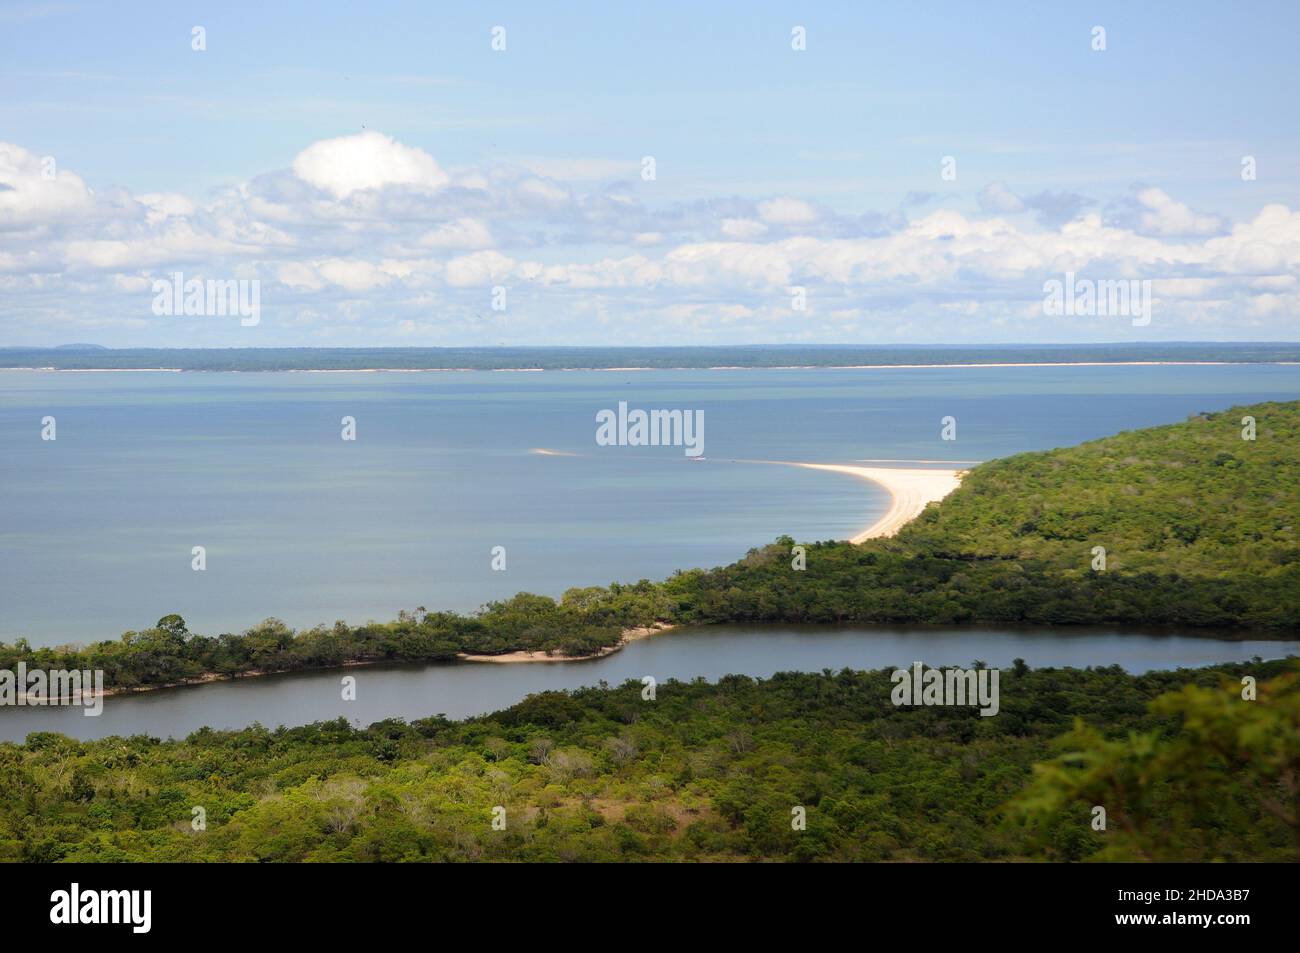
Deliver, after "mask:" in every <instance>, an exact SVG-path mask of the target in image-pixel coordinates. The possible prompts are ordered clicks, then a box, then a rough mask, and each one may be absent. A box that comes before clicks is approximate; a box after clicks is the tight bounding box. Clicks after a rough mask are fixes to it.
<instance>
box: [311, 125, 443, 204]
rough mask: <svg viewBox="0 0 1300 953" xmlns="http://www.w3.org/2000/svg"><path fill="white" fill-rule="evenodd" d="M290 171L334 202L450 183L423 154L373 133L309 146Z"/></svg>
mask: <svg viewBox="0 0 1300 953" xmlns="http://www.w3.org/2000/svg"><path fill="white" fill-rule="evenodd" d="M293 171H294V174H295V175H296V176H298V178H300V179H302V180H303V181H304V182H310V183H311V184H312V185H314V186H316V187H317V188H320V189H324V190H325V191H326V192H330V193H332V194H333V195H335V196H336V197H338V198H344V197H346V196H348V195H351V194H352V193H353V192H356V191H359V190H361V189H378V188H382V187H384V186H386V185H407V186H412V187H415V188H421V189H426V190H430V191H433V190H436V189H440V188H442V187H443V186H444V185H446V184H447V183H448V182H450V181H451V178H450V176H448V175H447V173H446V172H444V171H443V170H442V167H441V166H439V165H438V163H437V162H435V161H434V159H433V156H431V155H429V154H428V153H427V152H425V151H423V150H422V149H415V148H412V147H411V146H404V145H402V144H401V143H400V142H398V141H397V140H396V139H392V138H390V137H388V136H386V135H384V134H383V133H381V132H375V131H374V130H368V131H366V132H360V133H357V134H356V135H352V136H340V137H339V138H337V139H322V140H321V141H320V142H315V143H312V144H311V145H310V146H308V147H307V148H306V149H304V150H303V151H302V152H300V153H298V156H297V158H295V159H294V160H293Z"/></svg>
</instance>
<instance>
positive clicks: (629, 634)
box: [456, 622, 675, 664]
mask: <svg viewBox="0 0 1300 953" xmlns="http://www.w3.org/2000/svg"><path fill="white" fill-rule="evenodd" d="M672 628H675V626H674V625H672V624H670V623H668V622H659V623H656V624H655V625H643V626H638V627H636V628H633V629H624V630H623V633H622V635H621V636H620V637H619V640H618V641H617V642H615V643H614V644H613V645H605V646H601V648H599V649H598V650H597V651H595V652H591V653H589V654H587V655H551V654H550V653H548V652H504V653H502V654H500V655H471V654H470V653H468V652H461V653H460V654H459V655H457V656H456V658H457V659H460V660H461V661H464V662H498V663H502V664H514V663H517V662H585V661H588V660H590V659H598V658H604V657H605V656H606V655H613V654H614V653H615V652H617V651H618V650H619V649H621V648H623V646H625V645H627V643H629V642H635V641H636V640H637V639H645V638H649V637H650V636H652V635H657V634H658V633H660V632H667V631H668V630H669V629H672Z"/></svg>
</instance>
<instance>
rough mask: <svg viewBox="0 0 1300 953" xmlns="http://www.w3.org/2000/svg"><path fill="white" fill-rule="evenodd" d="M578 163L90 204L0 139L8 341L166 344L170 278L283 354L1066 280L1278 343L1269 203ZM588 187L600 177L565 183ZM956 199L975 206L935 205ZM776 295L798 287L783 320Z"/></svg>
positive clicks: (702, 331)
mask: <svg viewBox="0 0 1300 953" xmlns="http://www.w3.org/2000/svg"><path fill="white" fill-rule="evenodd" d="M572 161H575V160H557V163H556V164H553V165H548V164H547V163H545V162H541V161H535V162H531V163H530V166H531V168H529V167H525V166H524V165H523V164H521V163H519V162H517V161H516V162H512V163H505V164H497V165H494V164H488V165H485V166H482V167H476V168H455V169H451V170H444V169H443V168H442V167H441V166H440V165H439V164H438V162H437V161H436V160H435V159H434V157H433V156H431V155H430V154H429V153H427V152H425V151H424V150H422V149H419V148H416V147H414V146H411V145H407V144H403V143H400V142H397V141H396V140H394V139H392V138H390V137H388V136H386V135H383V134H382V133H378V132H367V133H362V134H360V135H355V136H344V137H340V138H335V139H327V140H323V141H321V142H317V143H315V144H312V145H309V146H307V147H306V148H305V149H303V150H302V151H301V152H300V153H299V154H298V155H297V156H296V157H295V158H294V159H293V160H292V162H291V168H290V169H282V170H279V171H269V172H267V173H265V174H263V175H259V176H256V177H254V178H252V179H250V180H248V181H246V182H241V183H238V184H236V185H233V186H231V187H228V188H225V189H223V190H221V191H220V192H218V193H217V194H215V195H213V196H210V197H208V198H206V199H203V200H200V199H198V198H195V197H191V196H186V195H182V194H177V193H171V192H147V193H144V194H140V195H135V196H132V195H129V194H127V193H126V192H124V191H123V190H120V189H112V188H104V189H102V190H96V189H92V188H91V187H90V186H89V185H88V184H87V181H86V179H84V178H82V177H81V175H79V174H78V173H79V172H82V171H83V170H76V171H74V170H67V169H62V168H60V169H58V170H57V175H55V176H53V177H51V176H49V175H48V174H47V173H46V171H45V169H46V164H44V163H43V162H42V157H40V156H38V155H36V154H35V153H33V152H31V151H29V150H27V149H24V148H22V147H20V146H17V145H11V144H4V143H0V289H3V291H4V292H5V295H6V310H5V314H4V316H3V317H0V320H3V321H5V322H6V323H7V330H8V331H9V334H8V335H6V336H7V337H8V338H9V340H11V341H12V340H14V337H13V335H14V333H15V328H18V329H21V332H22V333H25V334H28V335H29V336H31V337H39V339H41V340H48V339H50V338H51V336H54V337H57V334H55V335H52V334H51V333H48V332H45V331H41V332H39V334H38V332H37V330H34V329H38V328H41V327H43V325H42V324H41V322H44V321H48V320H60V321H66V322H68V324H69V326H70V327H87V328H91V327H93V328H107V329H114V328H116V329H125V328H140V327H144V328H149V327H154V328H157V327H159V325H158V323H157V322H158V321H159V320H160V319H158V318H157V317H156V316H153V315H152V314H151V312H150V311H149V307H148V306H149V300H150V295H149V283H150V281H151V279H152V278H153V277H155V276H159V275H165V274H167V273H169V272H171V271H173V270H182V271H185V272H186V274H187V276H188V275H190V274H199V273H202V274H205V275H210V276H212V277H227V278H228V277H257V278H261V279H262V280H263V281H264V282H266V283H267V287H266V289H265V291H264V294H263V298H262V306H263V314H264V320H263V323H262V325H261V326H260V330H259V332H258V333H261V334H266V333H271V332H273V331H274V329H276V328H277V327H279V328H280V329H281V330H284V331H285V333H289V331H290V330H291V331H292V332H293V333H294V334H296V335H299V336H300V337H299V338H297V339H295V340H298V341H299V343H310V342H311V341H313V340H317V341H321V342H324V343H382V342H384V341H388V340H390V339H391V340H393V341H401V342H403V343H411V342H413V341H418V340H419V339H421V338H423V339H424V340H426V341H430V342H436V339H437V337H438V335H440V334H443V333H453V330H451V329H454V328H456V327H472V328H474V329H477V331H478V332H482V333H495V332H496V331H497V330H500V331H501V333H502V336H507V334H506V331H507V329H508V328H511V327H515V326H516V325H512V324H511V323H510V322H512V321H518V320H522V316H523V315H525V314H526V315H528V316H529V322H530V324H529V326H530V327H536V328H538V329H539V330H538V333H539V334H541V335H545V334H547V329H548V328H549V329H552V330H554V329H555V328H561V327H563V328H567V329H568V333H567V335H566V337H567V340H568V341H570V342H574V343H576V342H581V341H588V342H590V341H592V340H599V339H600V338H593V337H591V333H592V332H593V331H595V332H598V333H599V334H601V335H603V339H604V340H641V341H642V342H643V343H656V342H658V343H662V342H663V340H664V339H663V337H662V335H661V334H659V335H656V334H654V333H652V332H651V331H649V330H647V329H648V328H652V327H654V326H655V322H665V323H664V325H663V326H664V327H671V328H676V329H680V330H681V331H682V332H683V333H684V334H686V333H687V332H689V334H687V338H686V339H687V340H701V341H703V340H709V339H710V335H713V334H715V333H716V334H731V335H733V337H732V338H731V339H732V340H740V339H744V340H773V339H776V340H793V339H799V337H800V336H805V337H804V339H808V340H816V339H820V340H823V341H825V340H855V339H865V340H889V339H893V340H909V339H912V340H917V339H926V335H929V336H930V339H937V340H951V339H955V338H957V337H960V336H961V335H965V336H966V337H967V339H976V340H987V339H989V331H990V329H994V330H995V331H996V332H998V333H999V334H1002V336H1003V337H1005V336H1008V335H1009V336H1012V337H1014V336H1017V335H1016V333H1015V332H1016V329H1029V330H1030V331H1031V332H1032V334H1039V333H1044V332H1042V331H1041V329H1042V328H1043V327H1045V322H1046V319H1045V318H1044V316H1043V313H1042V307H1041V288H1042V285H1043V282H1044V280H1046V279H1049V278H1052V277H1059V276H1060V275H1061V274H1062V273H1064V272H1065V271H1067V270H1068V271H1074V272H1075V273H1076V274H1078V275H1081V276H1084V277H1094V278H1099V279H1111V278H1150V279H1152V280H1153V281H1154V283H1155V289H1156V295H1157V299H1158V308H1159V309H1163V310H1158V311H1157V314H1156V316H1155V320H1154V321H1153V326H1154V327H1157V328H1159V327H1162V326H1164V327H1170V328H1173V327H1177V326H1181V327H1183V328H1187V329H1198V328H1208V327H1214V326H1224V325H1225V323H1227V324H1228V325H1229V326H1234V327H1235V326H1237V325H1233V324H1232V322H1237V323H1238V324H1240V323H1242V322H1245V323H1248V324H1250V326H1252V327H1259V328H1266V327H1271V328H1277V329H1279V330H1281V331H1283V332H1285V333H1282V334H1276V335H1274V336H1292V333H1293V331H1292V329H1293V326H1294V319H1295V314H1296V305H1297V302H1298V300H1300V212H1295V211H1292V210H1291V209H1290V208H1288V207H1287V206H1285V205H1280V204H1274V205H1268V206H1265V207H1264V208H1262V209H1260V210H1258V211H1257V212H1255V213H1254V214H1251V215H1248V216H1245V217H1242V218H1240V220H1238V221H1235V222H1229V221H1227V220H1225V219H1222V218H1220V217H1219V216H1217V215H1213V214H1209V213H1206V212H1199V211H1195V210H1193V209H1192V208H1191V207H1190V206H1189V205H1187V204H1186V203H1184V202H1182V201H1180V200H1177V199H1175V198H1173V197H1172V196H1171V195H1169V194H1168V193H1167V192H1165V191H1164V190H1163V189H1160V188H1155V187H1146V186H1144V187H1141V188H1138V189H1134V190H1133V191H1132V192H1131V193H1129V194H1128V195H1126V196H1124V197H1122V198H1120V199H1119V200H1116V201H1114V202H1112V203H1111V204H1110V205H1108V206H1106V207H1105V211H1104V213H1103V212H1102V211H1099V210H1097V209H1094V208H1092V206H1095V205H1097V203H1096V202H1094V201H1093V200H1091V199H1088V198H1085V197H1084V196H1081V195H1078V194H1076V193H1073V192H1069V191H1061V192H1040V193H1038V194H1034V195H1026V194H1021V193H1018V192H1016V191H1014V190H1013V189H1012V187H1011V186H1009V185H1007V184H1005V183H1002V182H995V183H991V184H987V185H985V186H983V188H982V189H980V190H979V191H977V192H975V193H974V194H973V195H971V194H969V193H968V194H960V193H954V194H944V195H942V196H926V198H925V201H924V203H918V202H906V201H904V202H903V203H902V204H901V205H900V207H899V208H897V209H895V210H894V211H890V212H886V213H876V212H858V213H855V214H837V213H836V212H835V211H834V210H832V209H830V208H829V207H827V206H825V205H815V204H813V203H812V202H810V201H807V200H805V199H802V198H798V197H795V196H792V195H788V194H778V195H774V196H769V197H755V198H742V197H735V196H732V197H716V198H702V199H694V200H691V201H688V202H680V203H676V204H673V203H662V204H659V205H649V204H647V201H648V198H647V197H648V196H650V195H652V194H653V190H645V189H642V188H640V187H639V184H638V183H637V182H635V181H625V180H623V179H621V178H618V174H619V173H621V172H622V171H624V170H623V169H622V165H621V164H616V165H617V167H615V166H610V167H609V168H604V167H601V166H600V165H599V164H593V165H591V166H583V165H581V164H579V165H577V166H574V167H572V168H566V167H565V163H566V162H572ZM603 172H608V173H611V177H610V180H609V181H608V182H605V183H602V184H598V185H596V186H594V187H590V188H584V187H581V186H580V185H577V184H575V183H577V182H579V181H581V180H582V178H583V177H585V176H587V175H595V174H598V173H603ZM972 199H973V202H972ZM958 200H959V201H960V202H961V204H962V205H963V206H967V207H975V208H978V209H979V211H978V212H964V211H959V210H958V209H956V208H950V207H936V206H939V205H940V204H941V203H942V204H953V203H954V202H955V201H958ZM919 205H924V208H921V207H919ZM909 206H910V207H911V209H912V210H911V212H910V215H911V216H912V217H909V214H908V213H907V212H905V211H904V210H905V209H907V208H909ZM498 284H500V285H507V286H509V287H510V288H511V292H510V295H511V296H510V301H511V305H510V310H509V312H508V313H506V314H495V313H493V312H491V311H490V309H489V307H488V302H489V295H490V292H491V288H492V287H493V286H495V285H498ZM792 285H801V286H805V287H806V288H807V289H808V309H807V311H806V312H804V313H803V314H801V316H800V317H799V319H798V322H797V327H796V322H795V321H794V319H793V318H792V316H791V312H790V308H789V290H788V289H789V287H790V286H792ZM484 314H486V315H487V316H486V317H484ZM51 315H53V316H55V317H54V318H51V317H50V316H51ZM1288 321H1289V322H1290V324H1288ZM332 322H337V325H334V324H332ZM1216 322H1218V324H1217V325H1216ZM192 326H193V327H195V328H201V327H202V325H192ZM339 327H346V328H347V329H348V333H351V334H353V335H354V337H352V338H348V339H346V340H340V339H339V338H338V337H336V336H335V335H337V334H339V333H342V332H340V331H339V330H338V328H339ZM69 333H71V332H69ZM195 333H198V332H197V331H196V332H195ZM205 333H207V332H205ZM210 333H213V334H215V333H217V332H210ZM1046 333H1054V332H1046ZM355 335H361V336H362V337H359V338H358V337H356V336H355ZM365 335H369V337H365ZM638 335H639V336H640V337H638ZM807 335H811V337H806V336H807ZM900 335H901V337H900ZM1107 336H1113V333H1112V334H1108V335H1107ZM1058 339H1059V336H1058ZM542 340H551V341H556V340H558V336H556V337H550V338H547V337H542ZM223 343H224V342H223ZM244 343H258V342H249V341H244ZM267 343H270V342H267Z"/></svg>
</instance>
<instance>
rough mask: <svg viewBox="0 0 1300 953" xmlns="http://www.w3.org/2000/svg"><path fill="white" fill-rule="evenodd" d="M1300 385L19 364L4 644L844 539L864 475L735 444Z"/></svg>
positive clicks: (873, 372) (999, 442) (888, 444)
mask: <svg viewBox="0 0 1300 953" xmlns="http://www.w3.org/2000/svg"><path fill="white" fill-rule="evenodd" d="M1297 396H1300V367H1293V366H1274V365H1231V366H1219V367H1216V366H1204V367H1195V366H1188V367H974V368H970V367H968V368H958V367H946V368H945V367H940V368H883V369H856V370H835V369H813V370H770V369H766V370H726V371H708V370H689V371H645V372H629V371H567V372H566V371H547V372H543V373H500V372H464V373H458V372H434V373H414V374H366V373H340V374H309V373H296V374H295V373H267V374H240V373H214V374H206V373H189V374H176V373H165V372H158V373H39V372H24V371H0V639H5V640H12V639H14V638H16V637H19V636H24V637H27V638H29V639H30V640H31V641H32V642H33V643H34V644H46V645H51V644H59V643H63V642H68V641H78V642H84V641H89V640H94V639H103V638H116V637H117V636H118V635H120V634H121V633H122V632H123V631H125V630H128V629H141V628H145V627H148V626H150V625H152V624H153V623H154V622H155V621H156V620H157V619H159V618H160V617H161V616H163V615H166V614H168V613H171V612H179V613H180V614H181V615H183V616H184V617H185V619H186V620H187V621H188V622H189V625H190V629H191V631H194V632H202V633H205V634H216V633H219V632H226V631H242V630H244V629H246V628H248V627H250V626H252V625H254V624H256V623H258V622H259V621H261V620H262V619H264V618H267V617H269V616H275V617H278V618H281V619H283V620H284V621H286V622H287V623H289V624H290V625H292V626H295V627H304V626H312V625H315V624H318V623H325V624H331V623H332V622H333V621H334V620H336V619H345V620H347V621H349V622H352V623H360V622H364V621H366V620H367V619H384V620H386V619H391V618H393V617H394V616H395V615H396V613H397V610H398V609H402V608H407V609H412V608H415V607H416V606H420V605H424V606H427V607H429V608H431V609H432V608H450V609H459V610H472V609H474V608H476V607H477V606H479V605H481V604H482V603H484V602H486V601H488V600H491V599H500V598H505V597H508V596H510V595H513V594H514V593H515V592H518V591H521V590H528V591H533V592H542V593H547V594H550V595H556V596H558V595H559V594H560V593H562V592H563V591H564V589H566V588H568V587H570V586H580V585H595V584H605V583H608V582H611V581H615V580H618V581H635V580H637V579H641V578H650V579H658V578H663V577H664V576H667V575H668V574H670V573H671V572H673V571H674V570H676V569H683V568H689V567H692V566H714V565H720V564H724V563H728V562H731V561H733V560H735V559H737V558H738V557H740V556H741V555H743V554H744V553H745V551H746V550H748V549H749V548H750V547H753V546H758V545H762V544H764V543H767V542H770V541H772V540H773V539H775V538H776V537H777V536H779V535H781V534H782V533H789V534H790V535H792V536H794V537H796V538H798V539H805V540H810V539H843V538H847V537H849V536H851V535H853V534H854V533H855V532H857V531H858V530H859V529H861V528H862V527H864V526H866V525H868V524H870V523H871V522H873V521H874V520H875V519H876V518H877V517H879V516H880V515H881V514H882V513H883V512H884V509H885V508H886V505H887V501H886V498H885V496H884V494H883V493H882V492H881V491H880V490H878V489H876V488H875V487H873V486H872V485H871V484H868V483H866V482H864V481H861V480H858V479H855V478H852V477H847V476H843V475H839V474H832V473H820V472H815V471H807V470H801V469H798V468H794V467H780V466H768V465H756V464H747V463H740V462H734V461H740V460H799V461H810V462H823V463H852V462H855V461H859V460H864V459H881V458H884V459H918V458H919V459H940V460H952V461H959V462H962V463H965V462H971V461H979V460H985V459H989V458H991V457H996V456H1003V455H1006V454H1010V453H1016V452H1020V451H1024V450H1040V449H1046V448H1050V447H1057V446H1067V445H1070V444H1075V443H1078V442H1080V441H1082V440H1089V439H1093V438H1096V437H1101V436H1105V435H1107V434H1112V433H1115V432H1116V431H1119V430H1127V429H1133V428H1136V427H1145V426H1150V425H1154V424H1162V423H1170V422H1174V421H1178V420H1182V419H1184V418H1186V417H1187V416H1188V415H1189V414H1192V413H1195V412H1197V411H1202V410H1217V409H1222V408H1225V407H1228V406H1230V405H1232V404H1234V403H1244V402H1251V401H1259V400H1292V399H1295V398H1296V397H1297ZM620 400H626V401H627V402H628V403H629V405H630V406H631V407H640V408H645V409H650V408H679V409H697V410H702V411H704V414H705V456H706V457H707V460H706V461H705V462H703V463H692V462H688V461H687V460H686V458H685V457H684V455H683V454H682V451H681V449H680V448H629V447H597V446H596V445H595V415H596V413H597V412H598V411H600V410H602V409H605V408H613V407H616V406H617V404H618V402H619V401H620ZM345 415H347V416H353V417H355V418H356V421H357V434H358V436H357V440H356V441H355V442H351V443H349V442H344V441H342V440H341V439H340V425H339V421H340V418H341V417H343V416H345ZM948 415H951V416H954V417H956V418H957V421H958V431H957V435H958V439H957V440H956V441H955V442H951V441H943V440H941V439H940V423H939V422H940V419H941V418H942V417H945V416H948ZM44 416H54V417H55V418H56V419H57V421H58V439H57V440H56V441H53V442H50V441H42V440H41V439H40V422H41V418H42V417H44ZM536 448H548V449H552V450H557V451H562V452H564V453H568V454H573V455H572V456H543V455H539V454H536V453H533V452H531V451H533V450H534V449H536ZM194 546H204V547H206V549H207V566H208V568H207V571H206V572H193V571H192V570H191V568H190V560H191V555H190V553H191V549H192V547H194ZM494 546H503V547H505V549H506V554H507V562H506V566H507V568H506V571H505V572H494V571H493V570H492V568H491V563H490V552H491V549H492V547H494ZM685 674H692V673H690V672H685ZM498 677H500V676H498ZM508 677H515V676H508ZM512 697H513V696H512Z"/></svg>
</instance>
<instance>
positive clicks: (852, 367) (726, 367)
mask: <svg viewBox="0 0 1300 953" xmlns="http://www.w3.org/2000/svg"><path fill="white" fill-rule="evenodd" d="M1266 365H1273V366H1278V367H1295V366H1300V361H984V362H979V363H951V364H771V365H768V364H755V365H746V364H719V365H714V366H708V367H695V366H691V365H681V366H673V367H348V368H342V367H340V368H333V367H320V368H315V367H286V368H266V369H261V368H256V369H233V368H219V369H218V368H201V367H0V371H28V372H32V373H38V374H43V373H55V374H149V373H167V374H467V373H484V374H502V373H508V374H524V373H527V374H544V373H548V372H549V373H556V372H561V371H589V372H602V371H603V372H609V373H613V372H618V373H632V372H641V371H883V370H926V369H933V368H941V367H950V368H977V367H1258V366H1266Z"/></svg>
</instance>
